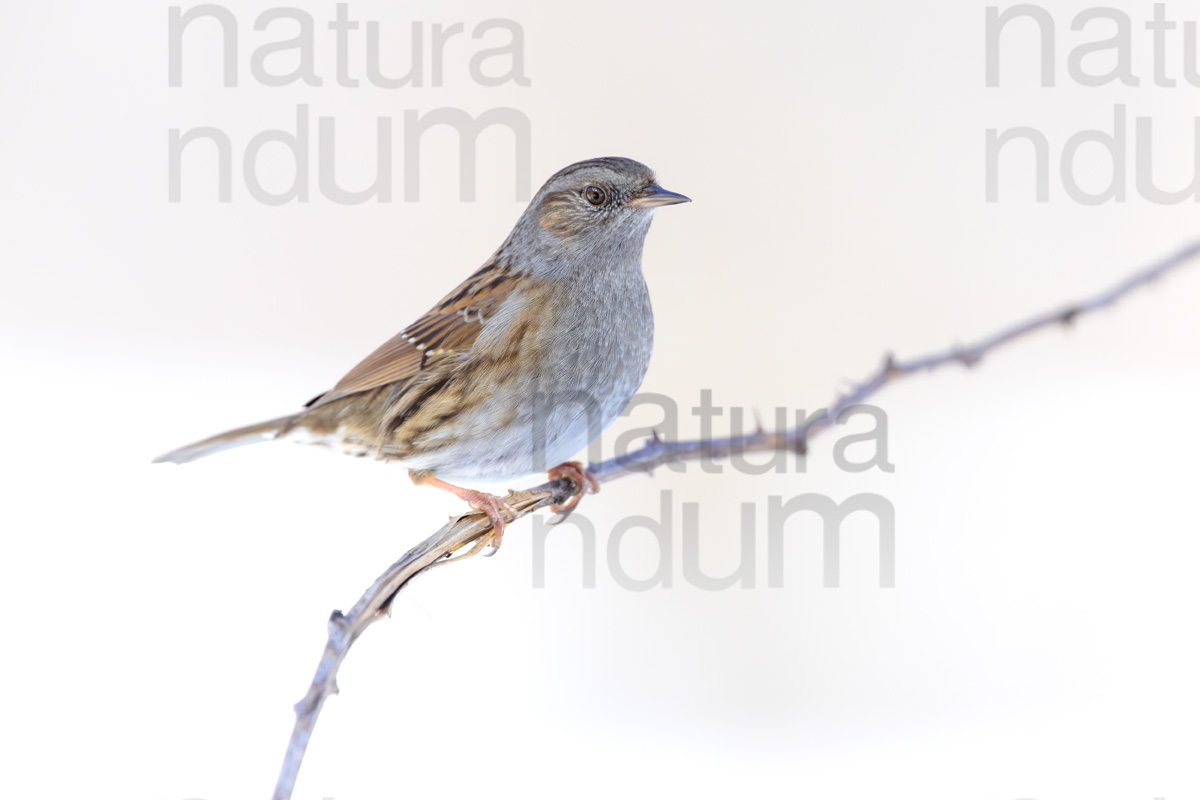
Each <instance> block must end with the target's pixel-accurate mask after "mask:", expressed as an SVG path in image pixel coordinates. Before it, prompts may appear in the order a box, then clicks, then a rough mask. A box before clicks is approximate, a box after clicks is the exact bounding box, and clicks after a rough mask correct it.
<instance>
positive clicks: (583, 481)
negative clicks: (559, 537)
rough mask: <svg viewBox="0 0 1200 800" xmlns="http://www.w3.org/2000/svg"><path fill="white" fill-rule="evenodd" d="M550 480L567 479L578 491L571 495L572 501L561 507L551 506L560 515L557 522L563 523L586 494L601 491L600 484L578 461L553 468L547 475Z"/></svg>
mask: <svg viewBox="0 0 1200 800" xmlns="http://www.w3.org/2000/svg"><path fill="white" fill-rule="evenodd" d="M546 474H547V475H548V476H549V477H550V480H552V481H553V480H558V479H559V478H566V479H568V480H569V481H571V483H573V484H575V486H576V487H577V489H578V491H577V492H576V493H575V494H573V495H571V499H570V500H568V501H567V502H565V503H563V504H561V505H553V506H550V510H551V511H553V512H554V513H555V514H558V519H557V520H556V522H562V521H563V520H564V519H566V518H567V517H568V516H570V514H571V512H572V511H574V510H575V506H577V505H579V501H580V500H582V499H583V496H584V495H585V494H595V493H596V492H598V491H600V483H599V481H597V480H596V479H595V478H594V477H593V476H592V474H591V473H590V472H588V471H587V470H586V469H584V468H583V465H582V464H580V463H579V462H578V461H567V462H566V463H563V464H559V465H558V466H557V467H552V468H551V469H550V471H549V472H547V473H546Z"/></svg>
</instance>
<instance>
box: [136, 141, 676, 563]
mask: <svg viewBox="0 0 1200 800" xmlns="http://www.w3.org/2000/svg"><path fill="white" fill-rule="evenodd" d="M687 202H690V198H688V197H686V196H684V195H682V194H678V193H676V192H672V191H669V190H667V189H664V188H663V187H662V186H660V185H659V184H658V181H657V178H656V176H655V173H654V171H653V170H651V169H650V168H649V167H647V166H645V165H644V164H642V163H640V162H638V161H635V160H633V159H630V158H622V157H606V158H594V159H589V160H586V161H579V162H577V163H574V164H571V165H570V166H567V167H564V168H563V169H561V170H559V171H558V172H556V173H554V174H553V175H552V176H550V178H549V179H548V180H547V181H546V183H545V184H544V185H543V186H542V187H541V189H539V190H538V192H537V194H535V195H534V197H533V199H532V200H531V201H530V203H529V206H528V207H527V208H526V209H525V211H524V213H522V214H521V216H520V218H519V219H518V220H517V223H516V225H515V226H514V227H513V229H512V232H511V233H509V235H508V237H507V238H506V239H505V240H504V242H503V243H502V244H501V245H500V246H499V247H498V248H497V249H496V251H495V252H494V253H492V255H491V257H490V258H488V259H487V260H486V261H485V262H484V264H483V266H482V267H480V268H479V269H478V270H477V271H476V272H475V273H474V274H472V275H471V276H470V277H468V278H467V279H466V280H464V281H463V282H462V283H461V284H459V285H458V286H457V287H456V288H455V289H454V290H453V291H451V292H450V293H449V294H447V295H446V296H445V297H443V298H442V299H441V300H440V301H439V302H438V303H437V304H436V305H434V306H433V308H431V309H430V310H429V311H427V312H426V313H425V314H424V315H423V316H421V317H420V318H419V319H418V320H417V321H416V322H414V323H413V324H411V325H409V326H408V327H406V328H404V329H403V330H402V331H400V333H398V334H396V335H395V336H394V337H392V338H391V339H389V340H388V341H386V342H384V343H383V344H382V345H380V346H379V347H378V348H377V349H376V350H375V351H374V352H372V353H371V354H370V355H368V356H367V357H366V358H364V359H363V360H362V361H361V362H359V363H358V365H357V366H355V367H354V368H353V369H351V370H350V371H349V372H348V373H346V375H345V376H344V377H343V378H342V379H341V380H340V381H338V382H337V383H336V384H335V385H334V386H333V388H332V389H330V390H329V391H327V392H324V393H322V394H320V395H317V396H316V397H314V398H313V399H312V400H310V401H308V403H306V404H305V405H304V407H303V408H301V409H300V410H299V411H297V412H295V413H293V414H289V415H287V416H283V417H279V418H277V419H272V420H268V421H266V422H260V423H257V424H254V425H248V426H246V427H242V428H236V429H234V430H230V431H226V432H225V433H220V434H217V435H216V436H211V437H209V438H207V439H203V440H201V441H198V442H195V443H193V444H189V445H186V446H184V447H181V448H178V449H176V450H172V451H170V452H168V453H165V454H163V455H161V456H159V457H158V458H156V459H154V461H155V462H172V463H176V464H184V463H187V462H189V461H194V460H196V459H199V458H203V457H205V456H208V455H211V454H213V453H217V452H220V451H223V450H229V449H231V448H235V447H241V446H243V445H248V444H255V443H258V442H263V441H269V440H273V439H294V440H298V441H303V442H307V443H315V444H322V445H326V446H329V447H332V448H335V449H340V450H341V451H342V452H345V453H347V454H350V455H355V456H360V457H363V456H374V457H375V458H376V459H379V460H382V461H394V462H399V463H400V464H401V465H403V466H405V467H407V468H408V470H409V476H410V477H411V478H412V480H413V482H414V483H416V484H418V485H429V486H434V487H437V488H439V489H443V490H446V491H449V492H451V493H453V494H455V495H456V496H458V497H459V498H461V499H462V500H464V501H466V502H467V503H468V504H469V505H470V506H471V507H472V508H474V509H475V510H476V511H479V512H482V513H484V514H486V515H487V516H488V518H489V519H490V521H491V524H492V530H491V534H490V536H491V544H492V547H493V552H495V550H497V549H498V548H499V545H500V542H501V540H502V537H503V533H504V525H505V521H506V520H505V514H508V515H511V516H512V518H514V519H515V518H516V511H515V509H513V507H512V506H511V505H509V504H508V503H506V502H504V500H503V499H501V498H500V497H498V496H496V495H494V494H490V493H488V492H483V491H479V490H475V489H470V488H466V487H464V486H460V485H458V484H459V483H461V482H470V481H487V482H491V481H502V480H510V479H516V478H521V477H525V476H528V475H532V474H535V473H538V472H542V471H546V472H547V473H548V475H549V477H550V479H551V480H554V479H556V478H563V477H565V478H568V479H569V480H570V481H571V482H572V483H573V484H574V486H575V487H577V491H576V492H575V493H573V494H572V496H571V498H570V499H569V500H567V501H566V502H564V503H563V504H561V505H559V506H552V509H553V510H555V511H557V512H559V513H569V512H570V511H571V510H572V509H573V508H574V506H575V505H576V504H577V503H578V502H579V500H580V499H581V497H582V495H583V494H584V493H591V492H595V491H598V489H599V485H598V483H597V482H596V480H595V479H594V477H593V476H591V475H590V474H589V473H587V471H586V470H585V469H584V468H583V467H582V465H581V464H580V463H579V462H576V461H567V460H566V459H568V458H569V457H570V456H571V455H572V454H574V453H577V452H579V451H580V450H582V449H583V448H584V447H586V446H587V445H588V443H589V442H591V441H592V440H593V439H595V438H596V437H597V436H598V435H599V434H600V432H601V431H603V430H604V429H605V428H606V427H608V425H609V424H610V423H612V422H613V420H615V419H616V418H617V417H618V416H619V415H620V413H621V411H622V410H623V409H624V408H625V406H626V405H627V404H628V403H629V401H630V400H631V399H632V398H633V396H634V394H635V393H636V391H637V390H638V388H639V387H640V386H641V383H642V379H643V378H644V376H645V374H646V370H647V368H648V366H649V363H650V354H651V351H652V349H653V345H654V316H653V312H652V310H651V305H650V295H649V290H648V288H647V286H646V281H645V278H644V276H643V274H642V250H643V245H644V243H645V239H646V233H647V231H648V230H649V227H650V222H651V220H652V219H653V217H654V212H655V210H656V209H659V208H662V207H665V206H670V205H676V204H679V203H687ZM450 480H452V481H454V483H450V482H448V481H450Z"/></svg>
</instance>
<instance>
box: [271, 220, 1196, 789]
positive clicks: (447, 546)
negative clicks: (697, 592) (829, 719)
mask: <svg viewBox="0 0 1200 800" xmlns="http://www.w3.org/2000/svg"><path fill="white" fill-rule="evenodd" d="M1197 255H1200V241H1196V242H1194V243H1192V244H1190V245H1188V246H1187V247H1185V248H1183V249H1182V250H1180V251H1179V252H1177V253H1175V254H1174V255H1172V256H1170V257H1168V258H1166V259H1164V260H1162V261H1160V262H1158V263H1157V264H1153V265H1151V266H1149V267H1147V268H1145V269H1143V270H1141V271H1139V272H1137V273H1136V274H1134V275H1132V276H1130V277H1129V278H1127V279H1126V280H1124V281H1122V282H1121V283H1119V284H1117V285H1116V286H1113V287H1112V288H1110V289H1108V290H1107V291H1105V292H1102V293H1100V294H1098V295H1095V296H1094V297H1091V298H1089V299H1086V300H1083V301H1081V302H1078V303H1075V304H1072V305H1068V306H1064V307H1063V308H1059V309H1057V310H1054V311H1051V312H1049V313H1045V314H1041V315H1039V316H1036V317H1033V318H1031V319H1029V320H1027V321H1025V322H1023V323H1021V324H1019V325H1015V326H1013V327H1011V328H1008V329H1006V330H1003V331H1000V332H999V333H996V334H994V335H992V336H990V337H987V338H985V339H982V340H981V341H978V342H976V343H975V344H972V345H967V346H956V347H952V348H950V349H949V350H945V351H942V352H938V353H933V354H930V355H925V356H921V357H918V358H913V359H909V360H905V361H900V360H897V359H896V358H895V357H894V356H893V355H892V354H891V353H888V354H887V355H886V356H885V357H884V359H883V362H882V363H881V365H880V366H879V369H878V370H876V371H875V373H874V374H872V375H871V376H870V377H868V378H867V379H866V380H865V381H863V382H862V383H859V384H856V385H855V386H854V387H853V388H852V389H851V390H850V391H849V392H848V393H847V394H844V395H841V396H839V397H838V398H836V399H835V401H834V402H833V403H832V404H831V405H830V406H829V408H828V409H826V410H825V413H824V414H822V415H820V416H816V417H814V418H812V419H809V420H808V421H807V422H805V423H804V424H803V425H800V426H799V427H796V428H793V429H791V430H787V431H775V432H769V431H765V430H763V429H762V425H761V422H760V423H759V424H758V425H757V426H756V429H755V432H754V433H752V434H749V435H747V436H737V437H732V438H728V439H713V440H702V441H691V442H665V441H663V440H662V439H661V438H659V436H658V434H657V432H655V434H654V436H653V437H651V438H650V439H649V440H648V441H647V442H646V443H645V444H644V445H642V446H641V447H639V448H638V449H637V450H634V451H632V452H630V453H627V454H624V455H620V456H617V457H615V458H611V459H609V460H607V461H603V462H601V463H599V464H593V465H589V466H588V472H590V473H591V474H592V475H593V476H594V477H595V478H596V480H597V481H599V482H601V483H607V482H609V481H614V480H617V479H618V478H623V477H625V476H626V475H631V474H634V473H645V472H649V471H651V470H653V469H655V468H656V467H660V466H663V465H665V464H668V463H671V462H676V461H692V460H697V459H718V458H728V457H729V456H732V455H737V454H742V453H753V452H765V451H777V450H786V451H791V452H793V453H798V454H800V455H803V454H804V453H806V452H807V449H808V442H809V440H811V439H812V437H813V436H815V435H817V434H819V433H821V432H822V431H824V430H827V429H828V428H829V427H830V426H832V425H833V424H835V423H836V421H837V419H838V418H839V416H840V415H842V414H843V413H844V412H846V411H847V410H849V409H851V408H852V407H854V406H856V405H858V404H860V403H862V402H864V401H865V400H866V399H867V398H869V397H871V396H873V395H875V394H876V393H878V392H879V391H880V390H881V389H883V388H884V387H885V386H887V385H888V384H890V383H892V382H894V381H896V380H899V379H900V378H904V377H908V376H910V375H915V374H917V373H922V372H931V371H933V370H936V369H940V368H941V367H944V366H947V365H950V364H960V365H962V366H964V367H968V368H969V367H973V366H975V365H976V364H978V363H979V362H980V361H982V360H983V358H984V357H985V356H987V355H988V354H990V353H991V352H992V351H993V350H996V349H998V348H1000V347H1002V346H1004V345H1006V344H1009V343H1011V342H1013V341H1015V340H1017V339H1020V338H1022V337H1024V336H1028V335H1029V334H1031V333H1034V332H1036V331H1039V330H1042V329H1043V328H1049V327H1052V326H1055V325H1071V324H1073V323H1074V322H1075V321H1076V320H1078V319H1079V317H1081V316H1083V315H1085V314H1090V313H1092V312H1095V311H1099V310H1101V309H1103V308H1107V307H1109V306H1111V305H1113V304H1114V303H1116V302H1117V301H1118V300H1121V299H1122V298H1124V297H1125V296H1126V295H1128V294H1130V293H1131V292H1133V291H1134V290H1136V289H1138V288H1140V287H1142V286H1145V285H1147V284H1150V283H1152V282H1154V281H1155V280H1157V279H1158V278H1160V277H1162V276H1163V275H1165V274H1167V273H1168V272H1171V271H1172V270H1175V269H1177V268H1179V267H1181V266H1183V265H1184V264H1186V263H1187V262H1189V261H1191V260H1192V259H1193V258H1195V257H1196V256H1197ZM584 489H585V487H580V486H575V485H574V483H573V482H572V481H570V480H568V479H566V478H559V479H558V480H554V481H549V482H547V483H543V484H541V485H539V486H535V487H533V488H531V489H527V490H524V491H517V492H510V493H509V494H508V496H507V497H505V498H504V500H505V502H507V503H508V504H510V505H511V506H513V507H514V508H516V509H517V518H518V519H519V518H521V517H524V516H525V515H527V514H530V513H532V512H534V511H536V510H537V509H539V508H542V507H544V506H547V505H551V504H561V503H565V502H566V501H567V500H568V499H569V498H570V497H571V496H572V495H574V494H575V493H577V492H581V491H584ZM514 521H515V520H514ZM490 530H491V523H490V522H489V521H488V518H487V517H486V516H484V515H482V514H479V513H470V514H464V515H462V516H460V517H457V518H455V519H453V520H451V521H450V522H449V523H447V524H446V526H445V527H443V528H442V529H441V530H439V531H438V532H437V533H435V534H433V535H432V536H430V537H429V538H427V539H426V540H425V541H423V542H421V543H420V544H418V545H417V546H416V547H414V548H412V549H411V550H409V551H408V552H407V553H405V554H404V555H403V556H402V557H401V558H400V560H398V561H397V562H396V563H395V564H392V566H390V567H388V569H387V571H385V572H384V573H383V574H382V575H380V576H379V578H378V579H377V580H376V581H375V583H374V584H372V585H371V587H370V588H369V589H367V591H366V592H365V593H364V594H363V596H362V597H361V598H360V599H359V601H358V602H357V603H356V604H355V605H354V607H353V608H352V609H350V611H349V612H348V613H345V614H343V613H342V612H340V611H335V612H333V614H332V615H331V617H330V619H329V639H328V641H327V642H326V644H325V652H324V653H323V654H322V655H321V661H320V663H319V664H318V665H317V670H316V673H315V674H314V675H313V680H312V684H311V685H310V686H309V689H308V694H306V695H305V696H304V699H303V700H301V701H300V702H299V703H297V704H296V725H295V728H294V729H293V730H292V738H291V741H290V742H289V744H288V749H287V753H286V755H285V757H284V761H283V767H282V769H281V770H280V773H279V780H278V783H277V784H276V786H275V794H274V798H275V800H290V798H291V795H292V789H293V787H294V786H295V782H296V777H297V775H298V774H299V771H300V764H301V762H302V761H303V759H304V754H305V751H306V750H307V748H308V741H309V738H310V737H311V735H312V731H313V728H314V726H315V725H316V722H317V718H318V716H319V715H320V713H321V707H322V706H323V705H324V703H325V700H326V699H327V698H328V697H329V696H330V695H333V694H336V693H337V672H338V668H339V667H340V666H341V664H342V661H343V660H344V659H345V658H346V654H347V653H348V652H349V650H350V647H351V645H353V644H354V642H355V640H357V639H358V637H359V636H361V635H362V633H363V631H365V630H366V629H367V626H369V625H370V624H371V623H372V622H375V621H376V620H378V619H381V618H382V617H384V616H386V615H387V614H388V611H389V609H390V608H391V603H392V600H393V599H394V598H395V597H396V595H397V594H399V593H400V591H401V590H403V589H404V587H405V586H407V585H408V584H409V582H410V581H412V579H413V578H415V577H417V576H418V575H420V574H422V573H424V572H426V571H428V570H430V569H432V568H433V567H437V566H442V565H445V564H451V563H455V562H457V561H461V560H462V559H464V558H469V557H471V556H473V555H476V554H477V553H478V552H480V550H481V549H482V548H483V547H484V546H485V544H486V543H487V537H486V534H487V533H488V532H489V531H490Z"/></svg>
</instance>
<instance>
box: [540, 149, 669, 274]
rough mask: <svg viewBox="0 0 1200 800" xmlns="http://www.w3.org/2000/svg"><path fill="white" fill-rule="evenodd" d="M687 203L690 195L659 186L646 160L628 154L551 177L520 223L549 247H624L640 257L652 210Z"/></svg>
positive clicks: (595, 249) (571, 249)
mask: <svg viewBox="0 0 1200 800" xmlns="http://www.w3.org/2000/svg"><path fill="white" fill-rule="evenodd" d="M687 202H690V200H689V198H687V197H684V196H683V195H681V194H676V193H675V192H670V191H667V190H666V189H664V188H662V187H661V186H659V185H658V184H657V183H656V182H655V177H654V171H653V170H651V169H650V168H649V167H647V166H646V165H645V164H641V163H639V162H637V161H634V160H633V159H630V158H616V157H611V158H594V159H591V160H589V161H580V162H578V163H576V164H572V165H571V166H569V167H566V168H564V169H561V170H559V171H558V172H556V173H555V174H554V175H552V176H550V179H549V180H548V181H546V184H545V185H544V186H543V187H542V188H541V189H540V190H539V191H538V193H537V195H536V196H535V197H534V198H533V202H532V203H530V204H529V208H528V209H527V210H526V211H525V215H524V217H522V224H523V226H524V227H526V228H527V229H528V232H529V233H531V234H533V235H534V236H535V237H536V238H537V239H539V240H540V242H541V244H542V245H543V246H547V247H549V248H551V249H552V250H556V251H560V252H561V251H568V252H576V253H579V252H584V251H590V252H594V253H597V254H598V255H601V254H604V253H606V252H612V251H615V252H621V251H629V252H630V253H634V252H636V254H638V255H639V256H640V253H641V247H642V241H643V240H644V239H645V236H646V230H647V229H648V227H649V225H650V220H651V219H652V218H653V216H654V210H655V209H656V208H660V207H662V206H670V205H675V204H676V203H687Z"/></svg>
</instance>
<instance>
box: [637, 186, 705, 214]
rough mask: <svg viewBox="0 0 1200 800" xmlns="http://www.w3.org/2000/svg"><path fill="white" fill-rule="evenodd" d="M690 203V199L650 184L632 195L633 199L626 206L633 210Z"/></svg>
mask: <svg viewBox="0 0 1200 800" xmlns="http://www.w3.org/2000/svg"><path fill="white" fill-rule="evenodd" d="M690 202H692V198H690V197H684V196H683V195H681V194H676V193H675V192H668V191H667V190H666V189H664V188H662V187H661V186H659V185H658V184H657V183H652V184H650V185H649V186H647V187H646V188H645V189H642V190H641V191H640V192H638V193H637V194H636V195H634V198H633V199H632V200H630V201H629V202H628V203H627V205H630V206H633V207H634V208H658V207H659V206H673V205H675V204H676V203H690Z"/></svg>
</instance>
